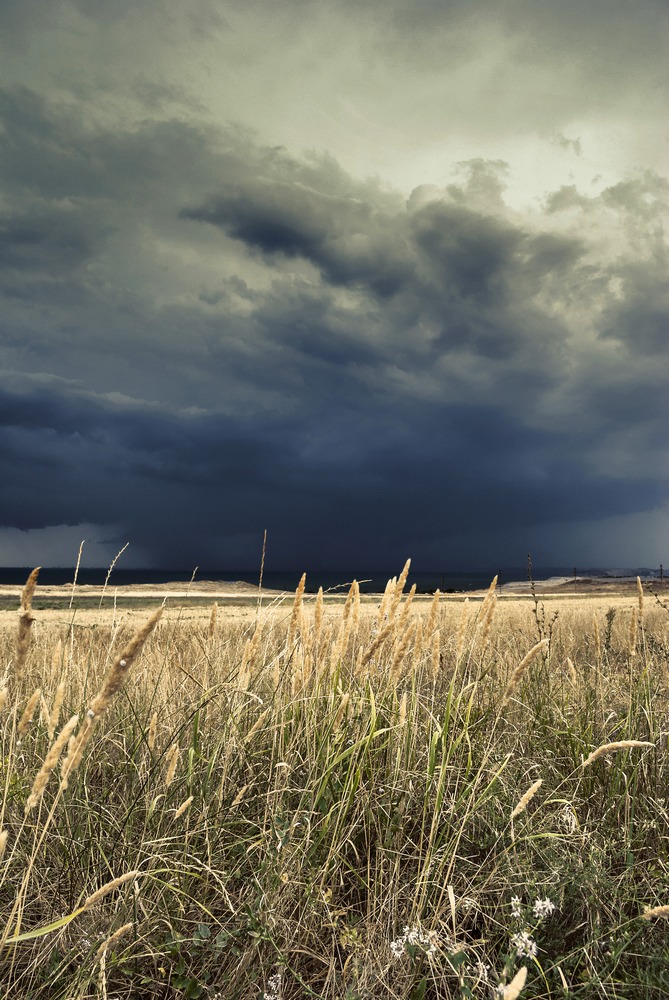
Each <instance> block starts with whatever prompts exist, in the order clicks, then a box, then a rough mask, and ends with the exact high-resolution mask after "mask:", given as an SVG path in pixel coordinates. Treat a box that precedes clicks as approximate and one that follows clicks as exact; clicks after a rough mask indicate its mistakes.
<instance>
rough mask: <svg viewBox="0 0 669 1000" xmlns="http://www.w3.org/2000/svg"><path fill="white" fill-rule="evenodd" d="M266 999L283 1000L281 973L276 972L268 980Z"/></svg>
mask: <svg viewBox="0 0 669 1000" xmlns="http://www.w3.org/2000/svg"><path fill="white" fill-rule="evenodd" d="M264 998H265V1000H281V973H280V972H275V973H274V975H273V976H270V977H269V979H268V980H267V986H266V987H265V992H264Z"/></svg>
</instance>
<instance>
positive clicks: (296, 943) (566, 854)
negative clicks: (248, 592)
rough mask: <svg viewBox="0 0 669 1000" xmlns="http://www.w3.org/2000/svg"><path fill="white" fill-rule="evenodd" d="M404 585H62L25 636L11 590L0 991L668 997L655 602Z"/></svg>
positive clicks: (663, 648)
mask: <svg viewBox="0 0 669 1000" xmlns="http://www.w3.org/2000/svg"><path fill="white" fill-rule="evenodd" d="M408 573H409V565H408V564H407V565H406V566H405V567H404V570H403V572H402V574H400V576H399V578H397V579H395V580H393V581H390V583H389V585H388V587H387V588H386V591H385V594H384V595H383V596H382V597H381V599H380V601H377V602H370V601H368V600H365V599H361V595H360V592H359V588H358V587H357V585H356V584H354V585H353V586H352V587H351V589H350V592H349V594H348V597H347V598H346V600H345V601H344V603H343V605H342V604H338V605H334V604H332V603H330V602H329V601H328V599H327V597H326V596H325V595H323V593H322V591H321V592H319V594H318V595H317V596H316V597H315V598H314V597H310V596H309V595H308V594H307V593H306V591H305V587H304V580H302V581H301V582H300V586H299V587H298V591H297V593H296V595H295V597H294V599H293V601H292V602H290V603H289V604H288V605H286V606H284V605H283V604H279V605H276V606H271V607H265V608H263V607H262V606H261V604H260V602H259V604H258V607H257V609H256V614H254V615H253V616H251V618H250V619H249V620H248V621H246V622H244V621H241V620H239V619H236V620H234V621H230V620H228V619H227V617H226V609H225V608H224V607H218V608H217V609H215V610H213V611H212V612H211V613H210V614H209V613H208V614H207V615H204V616H202V619H201V621H199V622H195V623H193V622H192V621H189V622H184V621H182V620H180V618H179V615H178V613H176V614H167V615H166V614H162V617H161V609H158V610H157V611H156V612H155V613H153V614H149V613H148V612H147V614H146V620H145V621H144V622H142V623H141V624H140V625H139V627H137V626H135V627H132V628H131V627H129V626H126V625H124V624H122V623H121V622H120V621H119V620H118V618H117V617H114V616H113V614H112V611H110V612H109V619H108V622H105V621H104V620H103V621H98V622H97V624H95V626H94V627H93V625H91V624H87V623H86V621H85V619H84V616H80V617H79V618H77V615H76V597H75V598H74V601H73V607H72V609H71V612H72V613H71V614H69V615H66V616H65V617H64V619H63V621H62V623H59V624H56V625H53V626H47V625H46V624H45V623H42V622H40V615H39V612H35V611H34V610H33V607H32V602H33V597H34V594H35V588H36V586H37V577H36V576H35V575H33V576H32V577H31V580H32V583H31V582H30V581H29V584H28V585H27V588H26V591H24V595H23V598H22V602H21V608H20V610H19V621H18V625H17V624H16V623H13V625H12V627H11V629H10V628H5V629H3V630H0V655H2V657H3V662H4V678H5V681H4V684H3V685H2V689H1V690H0V703H1V705H2V708H1V711H2V714H1V715H0V733H1V736H2V765H3V771H2V790H3V793H2V806H1V808H0V901H1V910H0V912H1V913H2V918H1V923H0V984H1V985H2V991H3V992H2V995H3V996H4V995H7V996H19V997H26V998H28V997H30V998H47V997H48V998H52V997H53V998H62V1000H66V998H68V1000H69V998H74V997H77V998H84V997H97V996H106V997H109V998H112V997H114V998H120V997H123V998H130V997H139V998H142V997H156V998H158V997H161V998H162V997H185V998H189V997H193V998H197V997H206V998H214V997H217V998H219V1000H223V998H226V1000H227V998H231V1000H232V998H240V1000H241V998H246V997H249V998H250V997H262V996H263V995H264V996H265V998H266V1000H270V998H271V997H280V998H281V1000H290V998H297V997H325V998H327V997H330V998H333V1000H334V998H337V1000H345V998H347V1000H355V998H359V1000H362V998H374V997H400V998H407V1000H419V998H423V1000H426V998H433V1000H437V998H449V997H453V998H465V997H470V998H474V997H493V996H507V997H512V996H513V997H515V996H519V995H522V996H523V997H533V998H539V997H558V996H559V997H562V996H565V995H569V996H574V997H580V998H583V1000H586V998H590V997H611V998H612V1000H613V998H614V997H616V998H618V997H621V996H625V997H630V998H632V997H634V998H635V1000H636V998H637V997H638V998H642V997H648V998H655V997H659V996H661V995H663V994H662V991H663V990H664V991H665V992H669V979H668V973H667V962H666V954H665V951H666V939H665V937H664V936H663V930H662V928H663V924H664V922H663V921H662V919H661V918H662V917H663V916H666V910H667V874H668V869H669V863H668V862H667V857H668V855H667V850H666V844H667V842H669V810H668V803H669V796H668V793H667V789H668V788H669V781H668V778H669V767H668V765H667V759H666V757H667V755H666V751H667V733H668V731H669V726H668V724H667V719H668V714H667V709H668V706H669V697H668V694H669V670H668V668H669V662H668V656H667V653H668V650H669V641H668V630H667V625H668V622H669V618H668V616H667V614H666V610H665V609H664V608H662V607H660V606H655V607H653V606H649V603H648V602H646V605H645V606H644V605H643V600H642V597H640V598H639V601H638V606H637V607H633V608H630V607H627V606H626V605H624V606H621V607H619V608H616V609H612V610H613V614H611V612H609V613H608V614H607V615H606V617H604V616H603V615H602V614H601V612H596V618H595V621H596V627H595V625H594V624H593V611H592V606H591V605H590V604H589V603H588V602H587V601H584V602H583V604H582V606H579V607H562V606H556V607H557V610H558V614H557V616H556V615H553V616H552V617H550V616H548V615H547V614H546V613H544V612H545V609H539V608H538V607H537V602H536V600H535V601H533V602H530V601H522V600H520V601H513V602H510V603H508V604H506V603H505V602H504V601H500V600H498V599H497V597H496V588H495V587H494V586H491V588H490V590H489V592H488V594H487V595H486V596H485V597H484V598H483V599H482V600H480V601H477V600H475V599H473V598H470V599H469V600H468V601H465V600H456V601H453V600H448V601H447V600H445V599H443V598H441V597H440V595H436V596H435V597H433V598H432V599H430V600H429V601H423V600H420V599H419V598H418V596H417V595H416V594H415V591H414V590H413V588H412V589H410V590H409V591H408V592H407V591H406V584H407V579H408ZM540 611H541V612H542V613H539V612H540ZM548 633H550V634H548ZM539 789H541V794H540V795H538V794H537V793H538V792H539ZM655 918H657V919H655ZM565 991H566V992H565Z"/></svg>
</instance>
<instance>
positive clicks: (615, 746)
mask: <svg viewBox="0 0 669 1000" xmlns="http://www.w3.org/2000/svg"><path fill="white" fill-rule="evenodd" d="M654 746H655V744H654V743H649V742H648V741H647V740H620V741H619V742H618V743H602V745H601V746H600V747H597V749H596V750H593V752H592V753H591V754H590V756H589V757H587V758H586V759H585V760H584V761H583V763H582V764H581V767H588V765H590V764H592V762H593V761H595V760H597V758H598V757H603V756H604V755H605V754H608V753H615V752H616V751H617V750H629V749H630V748H631V747H654Z"/></svg>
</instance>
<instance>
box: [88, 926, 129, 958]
mask: <svg viewBox="0 0 669 1000" xmlns="http://www.w3.org/2000/svg"><path fill="white" fill-rule="evenodd" d="M134 926H135V925H134V924H133V922H132V921H130V922H129V923H127V924H123V926H122V927H119V928H118V929H117V930H115V931H114V933H113V934H110V935H109V937H108V938H107V939H106V940H105V941H103V942H102V944H101V945H100V947H99V948H98V950H97V953H96V957H97V958H99V957H100V956H101V955H103V954H104V953H105V952H106V951H108V950H109V949H110V948H111V947H112V945H114V944H116V942H117V941H118V940H119V939H120V938H122V937H123V935H124V934H127V933H128V932H129V931H131V930H132V929H133V927H134Z"/></svg>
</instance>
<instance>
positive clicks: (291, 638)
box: [286, 573, 307, 656]
mask: <svg viewBox="0 0 669 1000" xmlns="http://www.w3.org/2000/svg"><path fill="white" fill-rule="evenodd" d="M306 582H307V574H306V573H303V574H302V576H301V577H300V582H299V583H298V585H297V589H296V591H295V598H294V600H293V611H292V614H291V616H290V625H289V626H288V638H287V640H286V655H287V656H290V655H291V653H292V650H293V645H294V643H295V637H296V636H297V627H298V624H299V621H300V610H301V608H302V598H303V596H304V588H305V586H306Z"/></svg>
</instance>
